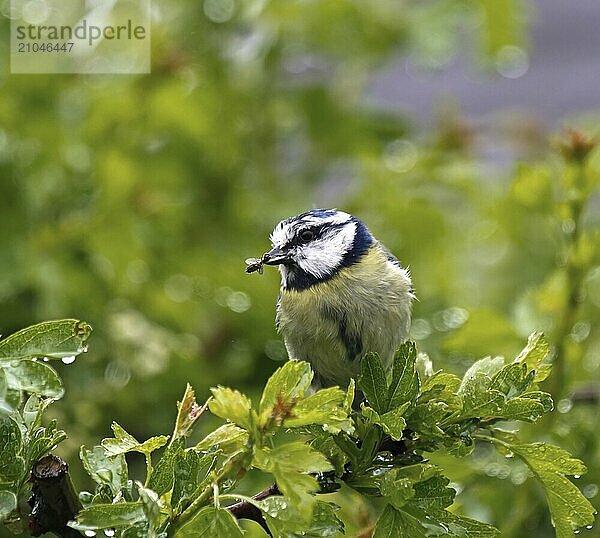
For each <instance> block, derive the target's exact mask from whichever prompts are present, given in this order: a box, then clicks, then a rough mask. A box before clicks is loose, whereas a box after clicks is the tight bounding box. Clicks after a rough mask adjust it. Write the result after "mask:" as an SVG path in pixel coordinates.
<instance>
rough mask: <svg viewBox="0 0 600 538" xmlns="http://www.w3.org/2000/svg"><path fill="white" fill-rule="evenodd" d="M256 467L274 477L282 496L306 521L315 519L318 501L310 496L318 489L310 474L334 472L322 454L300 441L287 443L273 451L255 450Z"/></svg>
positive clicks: (254, 460) (265, 449) (266, 449)
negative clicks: (315, 504) (314, 513)
mask: <svg viewBox="0 0 600 538" xmlns="http://www.w3.org/2000/svg"><path fill="white" fill-rule="evenodd" d="M253 464H254V466H255V467H257V468H258V469H261V470H263V471H266V472H269V473H271V474H272V475H273V476H274V477H275V481H276V482H277V486H278V487H279V490H280V491H281V493H282V494H283V495H285V496H286V497H287V498H288V499H289V500H290V502H291V503H292V504H293V505H294V506H296V508H297V509H298V511H299V513H300V514H301V515H302V517H303V518H304V520H305V521H308V520H309V519H310V518H311V517H312V508H313V506H314V502H315V498H314V497H313V496H312V495H311V494H312V493H314V492H316V491H318V490H319V485H318V483H317V480H316V479H315V478H314V477H313V476H310V475H309V474H307V473H320V472H325V471H331V470H332V469H333V466H332V465H331V463H330V462H329V461H327V458H326V457H325V456H324V455H323V454H321V453H320V452H317V451H316V450H315V449H314V448H312V447H311V446H310V445H307V444H305V443H302V442H300V441H294V442H291V443H286V444H284V445H281V446H279V447H276V448H274V449H272V450H271V449H268V448H263V449H260V450H256V451H255V453H254V459H253Z"/></svg>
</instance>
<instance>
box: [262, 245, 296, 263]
mask: <svg viewBox="0 0 600 538" xmlns="http://www.w3.org/2000/svg"><path fill="white" fill-rule="evenodd" d="M292 260H293V258H292V252H290V251H289V250H285V249H283V248H279V247H275V248H272V249H271V250H270V251H269V252H267V253H266V254H264V255H263V258H262V262H263V263H264V264H266V265H279V264H282V263H290V262H291V261H292Z"/></svg>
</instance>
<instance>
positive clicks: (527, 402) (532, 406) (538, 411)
mask: <svg viewBox="0 0 600 538" xmlns="http://www.w3.org/2000/svg"><path fill="white" fill-rule="evenodd" d="M545 412H546V411H544V406H543V404H542V403H541V402H540V401H539V400H536V399H534V398H513V399H512V400H509V401H508V402H506V403H505V404H504V406H503V407H502V412H501V415H502V418H504V419H507V420H522V421H524V422H535V421H536V420H537V419H538V418H540V417H541V416H542V415H543V414H544V413H545Z"/></svg>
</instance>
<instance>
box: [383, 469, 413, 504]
mask: <svg viewBox="0 0 600 538" xmlns="http://www.w3.org/2000/svg"><path fill="white" fill-rule="evenodd" d="M379 491H380V492H381V495H383V496H384V497H385V498H386V500H387V501H388V502H389V503H390V504H392V505H393V506H394V508H397V509H401V508H402V507H403V506H404V505H405V504H406V503H407V501H408V500H410V499H411V498H412V497H414V495H415V490H414V489H413V481H412V480H411V479H410V478H407V477H404V476H401V474H400V470H399V469H392V470H390V471H388V472H387V473H385V474H384V475H383V477H382V478H381V481H380V483H379Z"/></svg>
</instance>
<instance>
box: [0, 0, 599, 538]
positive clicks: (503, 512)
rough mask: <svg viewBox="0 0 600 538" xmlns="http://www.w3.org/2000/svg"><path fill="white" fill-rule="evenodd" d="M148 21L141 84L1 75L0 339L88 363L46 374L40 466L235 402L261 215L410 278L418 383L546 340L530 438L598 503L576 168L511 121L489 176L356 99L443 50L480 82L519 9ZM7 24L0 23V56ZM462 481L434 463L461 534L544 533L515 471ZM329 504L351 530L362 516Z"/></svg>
mask: <svg viewBox="0 0 600 538" xmlns="http://www.w3.org/2000/svg"><path fill="white" fill-rule="evenodd" d="M8 4H9V2H8V1H7V0H4V1H2V2H0V6H1V7H2V11H1V12H2V13H3V14H6V13H7V6H8ZM154 4H155V5H154V6H153V9H154V14H153V17H154V24H153V28H152V46H153V53H152V58H153V67H152V75H149V76H135V77H134V76H112V77H109V76H100V75H96V76H77V75H48V76H45V75H36V76H26V75H9V73H8V71H7V67H6V64H4V66H2V67H0V92H1V96H0V208H1V210H0V229H1V230H2V234H1V235H0V305H1V307H0V328H1V332H2V333H3V334H9V333H11V332H13V331H15V330H17V329H19V328H21V327H24V326H26V325H30V324H31V323H33V322H36V321H40V320H43V319H52V318H63V317H68V316H72V317H77V318H79V319H86V320H87V321H89V322H90V323H91V324H92V325H93V326H94V328H95V333H94V336H93V350H92V351H91V352H90V353H89V354H88V355H87V356H86V357H85V358H84V359H81V358H80V359H78V360H77V361H76V363H75V365H70V366H63V367H62V368H61V372H60V374H61V377H62V378H63V380H64V383H65V387H66V396H65V398H64V399H63V400H62V401H61V402H60V403H59V404H57V405H56V406H54V407H55V409H54V414H55V416H56V418H58V419H59V423H60V425H61V427H62V428H64V429H65V430H67V431H68V432H69V435H70V439H69V440H68V441H66V442H65V443H63V445H62V453H61V454H62V455H63V456H65V457H66V458H67V459H73V458H72V457H74V456H75V455H76V454H77V451H78V450H79V446H80V445H81V444H88V445H93V444H97V442H98V440H99V439H100V438H102V437H106V436H107V435H108V434H109V431H110V430H109V426H110V423H111V421H112V420H116V421H117V422H118V423H119V424H122V425H123V426H124V427H125V429H126V430H127V431H129V432H131V433H132V434H133V435H134V436H135V437H136V438H140V439H145V438H148V437H149V436H151V435H155V434H159V433H168V432H169V429H170V424H172V420H173V416H172V414H173V413H172V409H173V407H172V403H173V402H175V400H176V399H177V397H178V396H179V395H180V394H181V392H182V389H183V387H185V383H186V382H188V381H189V382H191V383H192V384H193V385H194V387H195V388H196V390H197V393H198V397H199V398H200V399H201V398H202V395H203V394H206V395H207V394H208V387H209V386H212V385H217V384H225V385H229V386H235V387H239V388H241V389H243V390H244V391H245V392H247V393H248V394H250V395H252V396H256V393H257V392H258V390H259V388H258V387H260V386H262V384H263V383H264V381H265V380H266V379H267V377H268V376H269V374H270V373H271V372H272V371H273V370H274V369H275V368H276V367H277V366H278V363H279V361H282V360H284V359H285V352H284V349H283V347H282V345H281V342H280V339H279V338H278V336H277V334H276V333H275V330H274V326H273V317H274V305H275V298H276V294H277V287H278V276H277V274H276V272H275V271H265V275H263V276H262V277H258V276H247V275H245V274H244V265H243V260H244V258H246V257H248V256H255V255H260V254H261V253H262V252H263V251H264V250H265V249H266V247H267V244H268V233H269V232H270V230H271V229H272V227H273V226H274V224H275V223H276V222H277V221H278V220H280V219H281V218H283V217H287V216H289V215H292V214H296V213H298V212H300V211H302V210H305V209H307V208H309V207H312V206H337V207H340V208H343V209H344V210H347V211H349V212H352V213H354V214H356V215H358V216H359V217H361V218H362V219H363V220H365V222H366V223H367V224H368V225H369V227H370V228H371V229H372V231H373V233H374V234H375V235H376V236H377V237H378V238H380V239H381V240H382V241H383V242H384V243H385V244H386V245H387V246H388V247H389V248H390V249H391V250H392V251H393V252H394V253H395V254H396V255H397V256H398V257H399V258H400V259H401V260H402V262H403V263H405V264H407V265H410V268H411V272H412V275H413V279H414V283H415V288H416V291H417V295H418V297H419V302H418V303H417V304H416V305H415V309H414V323H413V337H414V338H415V339H416V340H418V342H419V347H420V349H422V350H424V351H427V352H428V353H429V354H430V355H431V356H432V358H433V359H434V362H435V364H436V365H439V366H444V368H445V369H447V370H450V371H454V372H460V373H462V372H463V371H464V370H465V369H466V367H467V365H468V364H471V363H472V362H473V360H474V359H475V358H480V356H481V355H482V354H488V353H494V354H501V355H505V356H508V357H510V356H513V355H514V354H515V353H516V352H517V351H518V350H519V348H520V344H521V343H522V341H523V338H524V337H525V336H526V335H527V334H529V333H530V332H532V331H533V330H543V331H545V332H546V333H547V334H548V335H549V338H550V341H551V342H552V343H553V344H554V350H555V352H556V353H555V354H556V356H558V357H560V361H562V365H563V366H564V368H563V373H562V375H561V376H560V377H558V378H557V377H556V376H555V378H554V379H552V380H551V382H552V383H553V386H552V388H553V392H556V391H558V393H559V395H560V398H557V408H558V412H555V416H554V418H553V419H552V420H551V421H549V423H548V428H547V436H548V439H549V440H554V441H555V442H557V443H558V444H560V445H561V446H564V447H565V448H567V449H569V450H570V451H571V452H573V453H574V454H575V455H576V456H577V457H580V458H581V459H583V460H584V461H585V462H586V464H587V465H588V467H589V470H590V471H589V473H588V474H587V475H586V476H585V477H584V478H582V479H581V484H580V486H581V487H582V488H583V491H584V493H585V494H586V496H588V497H589V498H590V500H591V502H592V503H593V504H595V506H596V507H597V506H598V505H600V501H599V497H598V488H599V487H600V454H599V448H598V446H597V445H598V442H597V434H596V430H597V425H598V385H599V383H598V381H599V377H600V372H599V368H600V351H599V350H600V345H599V344H600V331H599V329H598V323H597V320H598V319H599V316H600V252H599V248H598V243H599V241H598V239H599V237H598V232H597V230H598V227H599V224H600V223H599V220H600V212H599V211H598V210H597V208H598V198H597V196H596V197H594V187H595V186H596V185H597V181H598V178H600V153H599V152H598V150H597V149H595V150H593V151H592V153H591V154H590V155H589V156H588V158H587V159H585V160H584V162H583V163H581V162H578V161H576V160H574V159H572V158H571V159H567V160H566V161H565V160H563V159H561V158H560V157H559V156H558V155H557V153H556V152H555V151H554V150H553V149H552V148H551V147H550V145H549V144H548V143H547V141H546V136H545V133H540V132H539V131H537V130H536V129H535V128H534V126H532V125H529V124H527V123H525V121H526V120H520V119H519V118H512V120H511V123H510V125H511V127H510V129H511V130H509V131H508V133H507V132H506V130H505V131H504V133H503V134H504V135H506V134H508V135H509V137H510V141H511V148H513V151H514V153H515V155H516V156H517V160H518V164H514V165H513V164H511V165H510V166H509V167H508V168H507V167H506V165H505V163H498V162H496V161H494V160H492V159H490V158H487V157H486V155H487V154H488V153H489V152H488V151H487V150H489V149H491V148H489V147H488V146H489V144H490V143H489V136H488V135H489V133H488V132H485V130H482V129H481V128H480V127H478V126H476V125H472V124H470V123H468V122H466V121H464V120H462V119H461V118H460V114H459V113H457V112H452V111H450V112H448V113H445V114H442V115H441V116H440V121H439V122H438V124H437V125H436V126H434V127H432V128H431V130H429V131H428V132H427V133H426V134H420V133H418V132H416V130H415V128H414V126H413V125H411V124H410V122H409V121H407V120H406V119H405V118H403V117H400V116H398V115H396V114H392V113H390V112H389V111H387V110H383V109H381V108H379V107H377V106H376V105H375V104H374V103H372V102H371V100H370V99H369V84H370V82H371V80H372V77H373V76H374V75H375V74H376V73H377V72H378V71H379V70H381V69H383V68H385V67H386V66H387V65H389V63H390V62H393V61H394V60H395V59H396V58H397V57H398V55H399V54H402V53H404V54H409V55H411V57H413V58H414V59H415V61H416V62H417V63H418V64H419V65H422V66H423V67H424V68H436V67H439V66H442V65H444V64H445V63H447V62H449V61H450V60H451V59H452V58H454V57H455V55H457V54H460V53H463V54H464V53H465V50H467V52H469V53H471V56H472V57H473V58H475V60H474V61H473V68H474V69H483V70H485V69H486V68H487V66H488V64H491V63H493V60H494V58H495V57H496V55H497V54H498V53H499V52H500V51H501V49H502V47H503V46H504V45H519V46H525V45H526V44H527V26H526V22H527V19H526V18H525V17H524V13H527V10H526V7H527V4H525V3H524V2H520V1H519V0H476V1H472V2H463V1H458V0H432V1H427V2H416V1H408V0H404V1H398V2H397V1H392V0H374V1H373V2H368V3H367V2H360V1H358V0H354V1H352V0H325V1H322V2H316V1H315V0H313V1H309V0H304V1H301V0H290V1H286V2H269V1H268V0H248V1H247V2H241V1H236V0H227V1H223V2H217V1H215V0H204V2H201V3H196V2H190V1H185V2H174V1H172V0H165V1H163V2H160V4H159V3H158V2H155V3H154ZM530 15H531V14H530ZM8 27H9V21H8V19H7V18H6V17H1V18H0V37H1V39H0V52H1V54H2V57H3V58H8V43H9V39H8ZM465 37H468V38H469V39H468V41H469V43H471V45H469V47H470V48H467V49H465V41H466V40H465ZM500 124H501V122H498V126H497V130H496V132H495V134H496V135H498V131H500V129H501V126H500ZM581 125H582V126H583V127H586V126H588V127H589V126H590V125H591V126H594V123H593V118H584V119H583V120H581ZM593 128H594V127H593ZM494 140H495V139H494ZM486 144H488V146H486ZM493 144H496V142H493ZM590 208H591V209H590ZM594 208H595V210H594ZM575 231H576V232H577V233H574V232H575ZM573 301H575V302H573ZM565 319H566V320H567V321H568V323H565V321H564V320H565ZM558 352H560V353H558ZM213 425H214V424H209V421H208V420H207V423H206V425H205V427H206V431H208V430H209V429H211V426H213ZM199 429H200V430H201V429H202V424H200V426H199ZM524 433H526V432H524ZM471 462H472V465H470V466H465V465H464V464H462V463H461V464H458V463H457V464H455V465H454V467H453V466H452V464H451V463H448V464H446V465H445V468H447V469H454V473H455V474H454V475H453V476H451V478H452V479H453V480H454V481H455V482H456V483H457V484H459V485H460V486H461V487H462V488H463V491H462V493H461V495H460V496H459V497H458V499H459V500H460V502H462V503H463V508H464V511H465V513H466V514H468V515H470V516H472V517H476V518H478V519H483V520H487V521H489V522H490V523H493V524H495V525H497V526H499V527H500V528H501V529H502V530H504V531H505V533H506V535H507V536H515V537H519V536H547V535H548V533H549V532H550V530H549V529H550V522H549V521H548V518H547V516H546V512H545V510H544V504H543V493H542V491H541V490H540V489H538V488H537V487H536V486H535V485H533V484H532V481H531V480H527V476H528V475H527V473H526V472H525V471H524V470H523V469H522V468H521V467H519V466H518V465H513V464H512V462H509V461H504V459H503V458H500V459H498V458H497V457H496V456H494V455H493V454H491V453H489V452H487V451H486V450H483V449H482V450H480V451H476V453H475V455H474V457H473V458H471ZM137 463H138V464H139V465H140V466H141V465H143V461H141V460H140V461H139V462H137ZM73 472H74V473H75V480H76V481H77V480H82V481H83V480H84V478H83V473H82V471H81V470H79V472H80V473H81V475H80V477H79V478H78V477H77V472H78V469H76V468H75V469H73ZM256 480H257V483H259V482H260V478H257V479H256ZM508 482H510V484H507V483H508ZM505 484H507V487H504V485H505ZM513 484H520V487H519V488H518V490H517V491H518V493H517V495H514V492H513ZM508 486H510V487H508ZM536 499H539V502H534V501H535V500H536ZM348 507H349V510H347V512H348V513H349V514H350V516H348V517H354V518H355V520H356V521H359V520H360V521H359V523H357V525H356V526H357V527H360V526H364V525H366V524H368V521H369V518H370V517H371V514H370V512H369V508H368V507H366V508H364V509H363V508H360V507H358V508H357V507H356V504H353V502H352V501H351V500H349V501H348Z"/></svg>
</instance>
